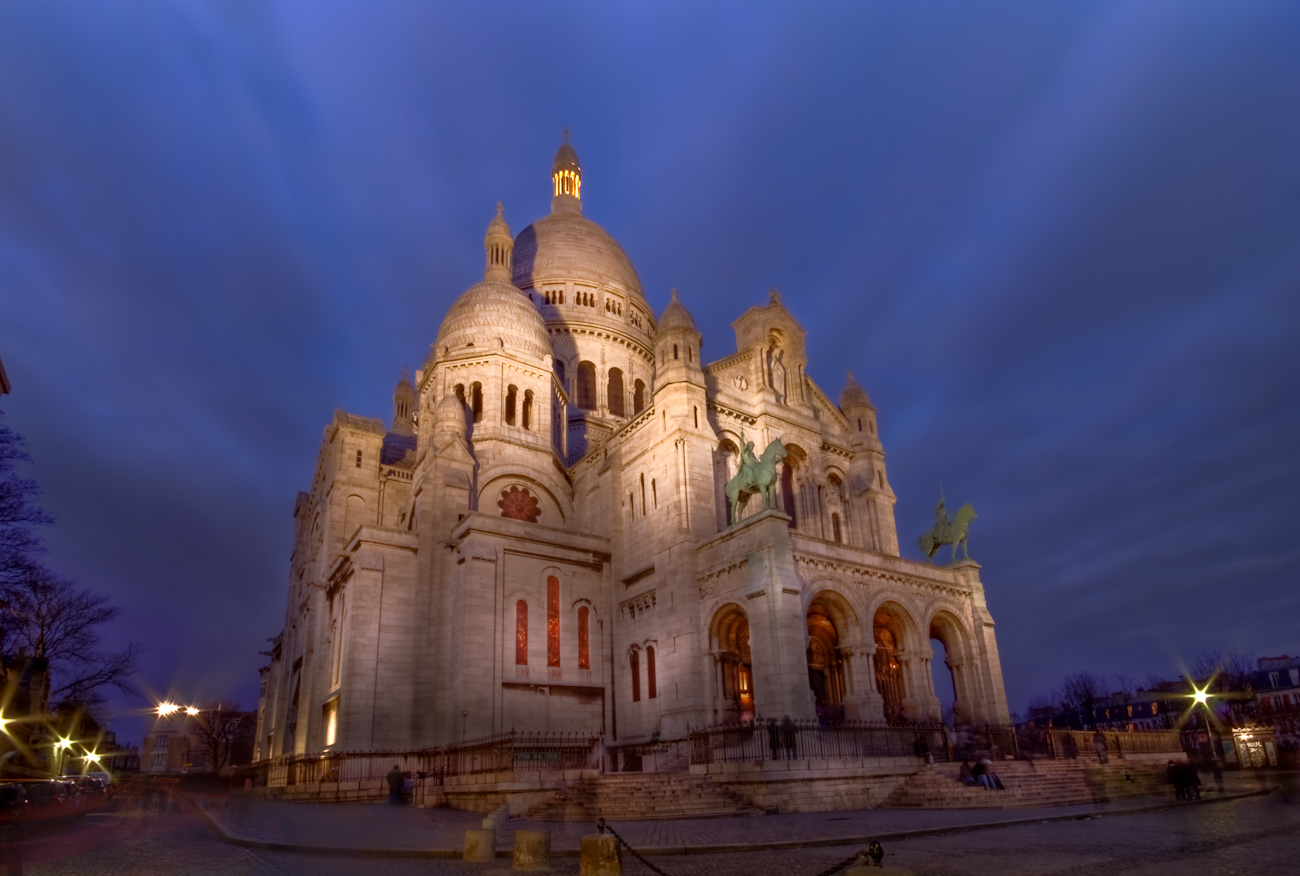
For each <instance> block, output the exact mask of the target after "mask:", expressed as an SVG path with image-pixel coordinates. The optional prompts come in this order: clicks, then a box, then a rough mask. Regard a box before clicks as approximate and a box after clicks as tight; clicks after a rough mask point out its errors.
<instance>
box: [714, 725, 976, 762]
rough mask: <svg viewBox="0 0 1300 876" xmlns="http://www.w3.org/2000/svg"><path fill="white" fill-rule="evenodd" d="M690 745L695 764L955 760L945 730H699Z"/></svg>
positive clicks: (796, 727)
mask: <svg viewBox="0 0 1300 876" xmlns="http://www.w3.org/2000/svg"><path fill="white" fill-rule="evenodd" d="M690 741H691V763H692V764H710V763H736V762H743V761H760V760H809V759H824V758H860V757H920V758H925V757H933V758H934V759H935V760H937V761H946V760H949V759H951V754H952V753H951V749H950V748H949V744H948V734H947V728H945V727H944V726H943V725H942V724H918V725H912V726H905V727H892V726H888V725H886V724H841V725H838V726H834V727H825V726H822V725H820V724H813V723H803V722H798V721H791V722H780V723H775V722H773V723H767V724H763V723H756V724H753V723H746V724H734V725H723V726H720V727H711V728H708V729H704V730H696V731H693V732H692V733H691V734H690Z"/></svg>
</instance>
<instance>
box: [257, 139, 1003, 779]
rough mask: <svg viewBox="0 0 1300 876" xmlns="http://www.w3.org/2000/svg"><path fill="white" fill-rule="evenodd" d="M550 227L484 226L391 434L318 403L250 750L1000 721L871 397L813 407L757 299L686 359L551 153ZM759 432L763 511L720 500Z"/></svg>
mask: <svg viewBox="0 0 1300 876" xmlns="http://www.w3.org/2000/svg"><path fill="white" fill-rule="evenodd" d="M552 185H553V192H554V199H553V202H552V211H551V213H550V214H549V215H548V216H546V217H544V218H542V219H540V220H538V221H537V222H536V223H534V224H533V225H530V226H529V227H528V228H526V229H524V231H523V232H521V233H520V234H519V235H518V236H517V237H514V236H512V235H511V234H510V231H509V228H508V227H507V226H506V223H505V221H504V218H503V217H502V215H501V210H500V208H499V207H498V215H497V217H496V218H495V219H494V220H493V221H492V222H491V224H490V225H489V227H488V232H487V236H486V239H485V249H486V254H487V265H486V270H485V273H484V279H483V282H482V283H479V284H477V285H475V286H473V287H472V288H470V289H469V290H468V291H466V292H465V293H464V294H463V295H462V296H461V297H460V299H459V300H458V301H457V302H456V303H455V304H454V305H453V306H452V308H451V310H450V311H449V312H448V314H447V316H446V319H445V320H444V321H443V324H442V326H441V328H440V330H439V332H438V336H437V339H436V341H435V343H434V344H433V345H432V347H431V349H430V352H429V356H428V359H427V360H426V361H425V363H424V366H423V367H422V368H421V369H420V370H419V371H417V372H416V374H415V380H414V382H411V381H409V380H408V379H406V378H405V377H403V379H402V381H401V382H399V384H398V386H397V389H396V391H395V393H394V420H393V425H392V427H391V428H386V427H385V425H384V424H383V423H382V422H380V421H378V420H375V419H371V418H367V417H359V416H354V415H352V414H348V413H344V412H342V411H338V412H336V413H335V415H334V420H333V422H332V423H331V424H330V425H329V426H328V427H327V428H326V429H325V434H324V438H323V440H322V443H321V449H320V454H319V457H318V463H317V467H316V474H315V477H314V479H313V481H312V485H311V488H310V489H309V490H307V491H306V492H303V493H300V494H299V496H298V501H297V505H296V508H295V511H294V516H295V521H296V536H295V546H294V552H293V558H292V562H291V572H290V579H289V599H288V608H287V613H286V619H285V628H284V631H283V632H282V633H281V634H280V635H279V636H278V637H276V638H275V639H274V640H272V641H273V646H272V652H271V653H272V663H271V666H270V667H269V668H268V669H267V670H266V671H265V676H264V678H265V696H264V698H263V705H262V714H261V716H260V721H259V731H258V736H259V743H258V744H259V751H258V754H259V756H261V757H275V756H279V755H283V754H295V753H296V754H305V753H315V752H320V751H324V750H349V751H358V750H392V749H415V748H422V747H427V746H435V745H442V744H447V743H449V742H455V741H459V740H461V739H474V738H476V737H482V736H486V735H489V734H493V733H499V732H506V731H510V730H512V729H515V730H521V731H550V732H569V731H576V732H587V733H592V734H601V735H603V737H604V738H605V739H606V741H607V742H614V741H618V742H634V741H637V740H640V739H647V738H650V737H651V736H652V735H653V734H656V733H658V734H660V736H661V737H670V736H676V735H679V734H681V733H683V732H684V731H685V730H686V728H687V727H688V726H697V727H698V726H702V725H708V724H714V723H719V722H725V721H734V720H738V719H743V718H749V717H755V716H757V717H775V718H780V717H782V716H785V715H789V716H790V717H792V718H797V719H813V718H814V717H821V718H822V719H823V720H828V721H829V720H839V719H848V720H884V719H889V720H900V719H913V720H915V719H922V718H937V716H938V713H939V700H938V698H937V697H936V696H935V693H934V690H933V685H932V683H931V680H930V679H931V673H930V660H931V658H932V656H933V652H932V651H931V648H930V640H931V638H932V637H933V638H938V639H940V640H942V641H943V642H944V643H945V647H946V650H947V653H948V655H949V662H950V664H951V667H952V670H953V676H954V678H955V687H956V692H957V708H958V711H959V714H960V715H961V717H963V718H966V719H968V720H971V721H975V722H996V723H1005V722H1006V721H1007V720H1008V715H1007V705H1006V696H1005V693H1004V691H1003V684H1002V674H1001V668H1000V664H999V659H998V652H997V645H996V641H995V638H994V632H993V621H992V618H991V617H990V616H989V612H988V609H987V607H986V605H985V601H984V590H983V587H982V585H981V583H980V579H979V566H978V565H977V564H975V563H974V562H970V561H966V562H961V563H957V564H955V565H953V566H948V567H936V566H930V565H927V564H924V563H918V562H914V561H911V560H907V559H904V558H902V557H900V556H899V552H898V537H897V533H896V532H895V526H894V514H893V506H894V501H895V496H894V493H893V491H892V489H891V488H890V486H889V479H888V476H887V474H886V466H885V455H884V449H883V447H882V445H881V442H880V438H879V435H878V431H877V422H876V410H875V408H874V407H873V406H872V404H871V402H870V400H869V399H868V397H867V394H866V393H865V392H864V391H863V390H862V388H861V387H860V386H858V385H857V384H856V383H855V382H854V381H853V380H852V378H850V380H849V383H848V386H847V387H846V388H845V390H844V392H843V393H842V395H841V396H840V399H839V404H838V405H837V404H835V403H834V402H832V401H831V400H830V399H829V398H828V397H827V396H826V394H825V393H823V392H822V390H821V389H819V388H818V387H817V386H816V384H814V383H813V381H812V380H811V379H810V378H809V377H808V376H807V374H806V365H807V361H808V360H807V350H806V345H805V332H804V330H803V329H802V328H801V327H800V326H799V324H798V323H797V322H796V321H795V319H794V317H793V316H792V315H791V314H790V312H789V311H788V310H787V309H786V307H785V306H784V305H783V304H782V302H781V300H780V297H779V296H778V295H777V294H776V293H775V292H773V293H771V295H770V299H769V301H768V302H767V303H766V304H764V305H762V306H755V307H751V308H750V309H749V310H748V311H746V312H745V313H744V314H743V315H741V317H740V318H739V319H737V320H736V322H735V323H734V326H733V327H734V329H735V334H736V352H735V353H732V354H730V355H728V356H725V357H723V358H721V359H719V360H717V361H714V362H712V363H705V362H704V361H702V359H701V336H700V334H699V332H697V331H696V329H695V325H694V322H693V320H692V318H691V316H690V314H689V312H688V311H687V309H686V307H685V306H684V305H683V303H682V302H681V301H679V300H678V299H677V296H676V293H675V292H674V294H673V300H672V302H671V303H670V304H669V305H668V307H667V309H666V310H665V311H664V313H663V314H662V315H661V316H660V317H659V318H657V319H656V317H655V316H654V314H653V311H652V310H651V308H650V307H649V305H648V304H647V302H646V299H645V296H644V294H643V292H642V289H641V285H640V280H639V278H638V276H637V273H636V271H635V270H634V269H633V267H632V263H631V262H630V261H629V259H628V257H627V256H626V254H624V252H623V250H622V249H621V248H620V247H619V245H618V244H617V243H616V242H614V240H613V239H612V238H610V236H609V235H608V234H606V233H605V232H604V231H603V230H602V229H600V228H599V226H597V225H595V224H594V223H592V222H590V221H589V220H587V219H586V218H584V217H583V215H582V202H581V199H580V185H581V169H580V167H579V165H578V160H577V156H576V154H574V152H573V150H572V148H571V147H569V145H568V144H567V143H566V144H565V145H564V146H563V147H561V149H560V152H559V154H558V155H557V156H556V161H555V165H554V168H553V171H552ZM778 438H779V439H780V440H781V442H783V444H784V445H785V447H786V448H787V451H788V456H787V458H786V459H785V460H784V462H783V463H781V464H779V468H778V472H779V481H778V484H777V487H776V508H775V509H764V508H763V503H762V501H761V497H759V496H753V497H751V498H750V499H749V501H748V503H747V505H746V506H745V507H744V508H743V509H742V511H741V513H740V515H739V516H740V518H741V519H738V520H732V519H730V511H729V508H728V504H727V501H726V499H725V495H724V492H723V490H724V487H725V485H726V483H727V481H728V480H729V479H730V478H731V477H732V476H733V475H735V474H736V472H737V467H738V464H739V460H740V453H741V452H742V451H743V450H744V448H745V446H746V442H753V445H754V448H755V453H758V454H761V453H762V451H763V448H765V447H767V446H768V445H769V443H770V442H771V441H773V440H774V439H778Z"/></svg>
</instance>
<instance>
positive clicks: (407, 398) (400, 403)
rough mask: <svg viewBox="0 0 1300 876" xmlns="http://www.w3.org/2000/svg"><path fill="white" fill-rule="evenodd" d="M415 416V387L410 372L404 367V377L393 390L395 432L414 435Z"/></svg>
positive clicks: (396, 433)
mask: <svg viewBox="0 0 1300 876" xmlns="http://www.w3.org/2000/svg"><path fill="white" fill-rule="evenodd" d="M415 416H416V412H415V387H414V386H412V385H411V377H410V374H409V373H408V372H407V370H406V369H405V368H403V369H402V379H401V380H399V381H397V387H396V388H395V389H394V390H393V434H395V435H414V434H415Z"/></svg>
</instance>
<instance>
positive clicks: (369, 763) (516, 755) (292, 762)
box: [266, 732, 599, 787]
mask: <svg viewBox="0 0 1300 876" xmlns="http://www.w3.org/2000/svg"><path fill="white" fill-rule="evenodd" d="M598 741H599V737H595V736H588V735H585V734H576V733H574V734H556V733H533V734H528V733H516V732H510V733H501V734H497V735H496V736H488V737H484V738H482V739H473V740H470V741H468V742H461V743H457V744H455V745H448V746H445V747H443V748H432V749H423V750H420V751H380V752H375V751H367V752H347V751H345V752H338V753H327V754H318V755H307V756H294V755H287V756H282V757H278V758H276V759H274V760H272V761H271V762H269V763H268V764H267V768H266V783H267V785H270V786H271V787H283V786H286V785H315V784H322V783H333V782H365V781H373V780H376V779H382V778H384V777H385V776H387V775H388V772H389V770H391V769H392V768H393V765H394V764H396V765H397V767H398V769H400V770H401V771H402V772H403V773H405V774H406V775H407V776H422V777H431V778H433V779H434V780H435V781H437V782H441V781H442V780H443V779H444V778H446V777H448V776H464V775H475V774H478V773H496V772H541V771H546V770H568V769H594V768H595V767H596V766H598V754H597V753H596V752H597V746H596V743H597V742H598Z"/></svg>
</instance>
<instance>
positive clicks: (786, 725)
mask: <svg viewBox="0 0 1300 876" xmlns="http://www.w3.org/2000/svg"><path fill="white" fill-rule="evenodd" d="M795 729H796V728H795V726H794V721H791V720H790V716H789V715H784V716H782V718H781V741H782V742H784V743H785V759H786V760H794V759H795V757H796V756H797V751H796V744H795Z"/></svg>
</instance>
